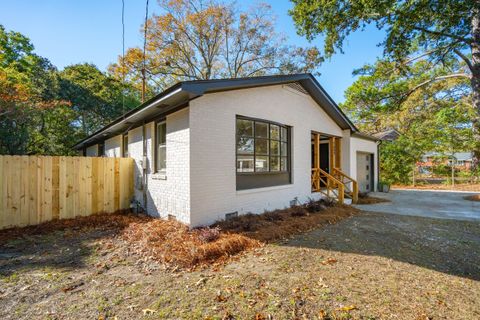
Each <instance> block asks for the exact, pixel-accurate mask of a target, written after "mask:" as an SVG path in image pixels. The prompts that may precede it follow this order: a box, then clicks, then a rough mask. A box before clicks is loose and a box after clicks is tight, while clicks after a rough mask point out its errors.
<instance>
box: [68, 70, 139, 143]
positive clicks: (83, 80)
mask: <svg viewBox="0 0 480 320" xmlns="http://www.w3.org/2000/svg"><path fill="white" fill-rule="evenodd" d="M59 79H60V96H61V98H62V99H64V100H66V101H69V102H70V103H71V104H72V108H73V110H74V111H75V113H76V119H75V120H76V123H77V124H78V125H79V126H80V128H81V134H82V136H84V137H85V136H87V135H89V134H91V133H93V132H94V131H96V130H98V129H99V128H101V127H102V126H104V125H106V124H108V123H109V122H111V121H112V120H114V119H115V118H117V117H119V116H121V115H122V114H123V113H125V112H126V111H128V110H131V109H132V108H134V107H136V106H137V105H138V104H139V100H138V97H139V96H138V92H137V91H136V90H135V89H134V88H133V87H132V86H130V85H123V84H122V82H120V81H119V80H117V79H115V78H114V77H112V76H109V75H107V74H105V73H103V72H102V71H100V70H99V69H98V68H97V67H96V66H95V65H93V64H88V63H83V64H76V65H71V66H68V67H66V68H65V69H64V70H62V71H61V72H60V73H59Z"/></svg>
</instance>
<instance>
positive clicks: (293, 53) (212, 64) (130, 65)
mask: <svg viewBox="0 0 480 320" xmlns="http://www.w3.org/2000/svg"><path fill="white" fill-rule="evenodd" d="M159 3H160V6H161V9H162V11H163V12H164V13H162V14H161V15H154V16H153V17H152V18H150V19H149V20H148V22H147V27H148V32H147V38H146V68H145V72H146V74H147V77H148V81H149V84H150V88H149V92H148V93H149V94H150V95H151V94H153V92H155V91H158V90H161V89H163V88H165V87H166V86H168V85H171V84H173V83H174V82H177V81H179V80H204V79H213V78H225V77H227V78H237V77H249V76H258V75H266V74H285V73H295V72H310V71H315V70H316V68H317V67H318V65H319V64H320V63H321V61H322V58H321V56H320V54H319V51H318V50H317V49H316V48H315V47H311V48H299V47H294V46H288V45H286V44H285V38H284V37H282V36H281V35H279V34H278V33H277V32H275V30H274V17H273V16H272V13H271V8H270V7H269V6H267V5H265V4H262V5H259V6H256V7H253V8H251V9H250V10H248V11H246V12H243V11H240V10H239V9H238V7H236V6H235V5H233V4H232V5H224V4H223V3H222V2H220V1H216V0H209V1H202V0H188V1H187V0H175V1H171V0H160V1H159ZM142 33H143V30H142ZM142 70H143V50H142V49H141V48H131V49H129V50H128V51H127V53H126V55H125V59H122V57H119V60H118V62H117V63H116V64H113V65H112V66H111V67H110V71H111V72H112V73H113V74H114V75H115V76H116V77H117V78H123V77H124V76H125V77H126V79H127V81H128V82H131V83H134V84H135V85H136V87H137V88H140V87H141V79H142Z"/></svg>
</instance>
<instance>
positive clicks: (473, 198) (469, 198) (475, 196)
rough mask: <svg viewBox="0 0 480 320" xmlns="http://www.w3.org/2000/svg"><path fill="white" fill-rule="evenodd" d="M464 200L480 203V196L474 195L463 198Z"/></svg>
mask: <svg viewBox="0 0 480 320" xmlns="http://www.w3.org/2000/svg"><path fill="white" fill-rule="evenodd" d="M463 199H465V200H469V201H480V194H472V195H470V196H465V197H463Z"/></svg>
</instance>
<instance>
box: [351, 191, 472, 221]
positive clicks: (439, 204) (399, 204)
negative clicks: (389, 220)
mask: <svg viewBox="0 0 480 320" xmlns="http://www.w3.org/2000/svg"><path fill="white" fill-rule="evenodd" d="M470 194H474V193H470V192H453V191H426V190H391V191H390V193H372V196H375V197H379V198H386V199H388V200H390V201H391V202H384V203H378V204H372V205H358V206H357V207H358V208H360V209H362V210H366V211H375V212H385V213H394V214H401V215H409V216H418V217H427V218H438V219H454V220H469V221H480V202H475V201H468V200H465V199H463V197H465V196H467V195H470Z"/></svg>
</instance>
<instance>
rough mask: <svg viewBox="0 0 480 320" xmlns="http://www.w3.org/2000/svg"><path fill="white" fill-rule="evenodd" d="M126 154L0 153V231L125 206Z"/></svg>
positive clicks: (128, 185)
mask: <svg viewBox="0 0 480 320" xmlns="http://www.w3.org/2000/svg"><path fill="white" fill-rule="evenodd" d="M132 196H133V160H132V159H128V158H122V159H113V158H91V157H88V158H87V157H50V156H8V155H0V229H4V228H8V227H14V226H26V225H35V224H39V223H42V222H46V221H50V220H53V219H65V218H73V217H76V216H80V215H81V216H85V215H91V214H96V213H101V212H113V211H116V210H119V209H127V208H128V207H129V204H130V203H129V201H130V199H131V197H132Z"/></svg>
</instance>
